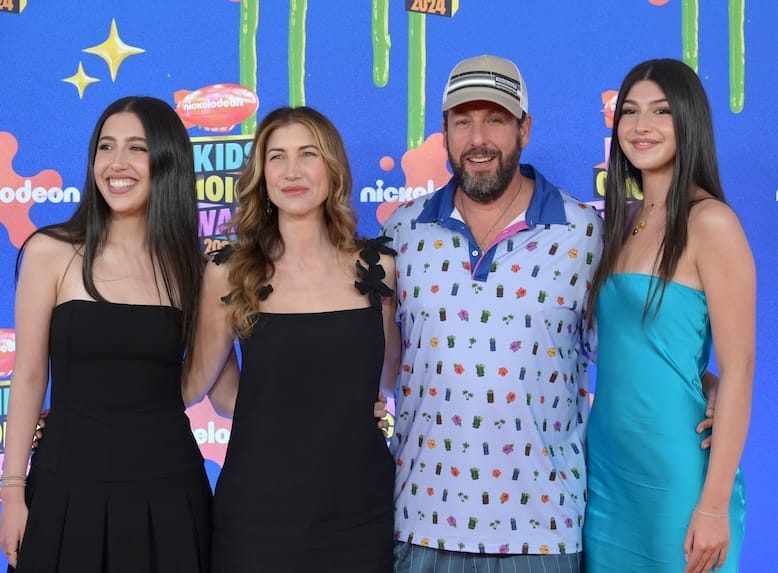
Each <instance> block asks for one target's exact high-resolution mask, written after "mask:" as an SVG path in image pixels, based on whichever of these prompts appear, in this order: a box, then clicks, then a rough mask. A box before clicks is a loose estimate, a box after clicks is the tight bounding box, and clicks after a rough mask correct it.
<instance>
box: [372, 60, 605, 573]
mask: <svg viewBox="0 0 778 573" xmlns="http://www.w3.org/2000/svg"><path fill="white" fill-rule="evenodd" d="M442 109H443V132H444V136H445V145H446V148H447V150H448V156H449V162H450V164H451V167H452V169H453V172H454V176H453V177H452V178H451V180H450V181H449V183H448V184H447V185H446V186H444V187H443V188H441V189H439V190H438V191H436V192H435V193H434V194H433V195H432V196H431V197H429V200H428V201H426V202H423V201H414V202H409V203H406V204H404V205H403V206H401V207H400V208H398V209H397V210H396V211H395V213H394V214H393V215H392V217H391V218H390V219H389V221H387V223H386V225H385V227H384V232H385V233H386V234H387V235H389V236H391V237H392V238H393V243H394V248H395V249H396V250H397V251H398V255H397V269H398V271H399V272H398V279H397V292H398V294H399V296H398V313H397V318H398V321H399V323H400V326H401V330H402V336H403V343H404V344H403V349H404V350H403V359H402V363H403V368H402V369H401V373H400V376H399V378H398V383H399V385H400V388H399V391H397V392H396V400H397V401H396V407H395V418H396V419H395V434H394V436H393V438H392V442H391V449H392V453H393V455H394V456H395V460H396V465H397V475H396V485H395V535H396V539H397V540H398V541H397V544H396V547H395V571H399V572H414V573H426V572H433V571H448V570H449V569H450V570H451V571H460V570H467V571H487V570H490V571H518V572H526V571H544V570H545V571H555V572H556V571H559V572H563V573H577V572H579V571H580V567H581V558H580V552H581V525H582V521H583V516H584V491H585V476H586V473H585V466H584V458H583V456H584V445H583V431H584V428H583V421H584V419H585V417H586V412H587V410H588V396H587V392H586V375H585V372H586V365H587V358H586V357H585V355H584V349H583V344H584V342H583V341H584V339H585V336H584V333H586V332H587V331H586V329H585V327H584V315H583V313H582V310H583V308H584V306H585V305H584V302H585V300H586V294H587V287H586V285H587V284H588V283H590V282H591V280H592V277H593V273H594V269H595V267H596V265H597V262H598V260H599V256H600V236H601V222H600V218H599V217H598V216H597V214H596V213H595V211H594V210H593V209H589V208H582V207H584V205H582V204H581V203H580V202H579V201H577V200H575V199H573V198H572V197H570V196H569V195H567V194H565V193H563V192H562V191H561V190H560V189H559V188H557V187H556V186H555V185H553V184H551V183H550V182H549V181H547V180H546V179H545V178H544V177H543V175H541V174H540V172H539V171H538V170H536V169H535V168H534V167H532V166H531V165H528V164H523V165H521V166H520V165H519V158H520V155H521V151H522V149H523V148H524V147H525V146H526V145H527V144H528V143H529V136H530V129H531V127H532V117H531V116H530V115H529V106H528V97H527V86H526V84H525V82H524V78H523V77H522V75H521V73H520V72H519V69H518V67H517V66H516V65H515V64H514V63H513V62H511V61H509V60H507V59H504V58H501V57H497V56H492V55H483V56H477V57H474V58H469V59H467V60H464V61H462V62H460V63H458V64H457V65H456V66H455V67H454V69H453V70H452V72H451V75H450V77H449V79H448V82H447V83H446V87H445V89H444V92H443V106H442Z"/></svg>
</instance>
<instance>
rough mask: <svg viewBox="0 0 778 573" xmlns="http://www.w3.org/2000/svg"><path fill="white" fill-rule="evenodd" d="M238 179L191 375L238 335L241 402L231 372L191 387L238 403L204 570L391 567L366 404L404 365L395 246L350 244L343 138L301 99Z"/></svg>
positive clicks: (387, 492) (381, 469) (228, 404)
mask: <svg viewBox="0 0 778 573" xmlns="http://www.w3.org/2000/svg"><path fill="white" fill-rule="evenodd" d="M238 188H239V195H238V196H239V199H238V200H239V209H238V212H237V214H236V216H235V218H234V219H233V228H234V230H235V236H236V240H235V242H234V244H233V246H231V247H228V248H227V249H225V250H224V251H223V252H221V253H219V254H218V255H217V256H216V257H215V260H214V262H215V263H216V264H210V265H208V267H207V269H206V274H205V280H204V286H203V297H202V301H203V302H202V304H201V310H200V312H201V317H202V322H201V324H202V328H201V329H199V330H198V337H197V342H196V346H195V348H196V352H195V356H196V359H195V361H194V362H193V372H192V373H191V375H190V376H189V380H190V381H191V383H192V384H193V385H194V386H197V385H198V382H197V381H198V380H201V381H203V380H210V379H213V378H214V377H215V376H216V375H217V374H218V373H219V372H220V371H222V367H223V365H224V364H225V361H227V360H228V357H229V355H230V352H231V349H232V344H233V339H234V338H235V335H237V336H238V337H239V339H240V346H241V351H242V359H243V364H242V370H241V372H240V381H239V384H238V386H239V391H238V392H237V403H235V387H234V386H233V385H232V384H230V383H228V382H222V383H220V384H217V386H216V387H214V388H212V389H209V388H208V386H209V385H208V384H207V383H203V382H200V383H199V384H200V386H199V389H198V390H192V389H190V391H194V392H198V391H199V393H200V395H202V394H203V393H204V392H206V391H209V392H210V396H211V398H212V401H214V402H215V403H216V404H217V405H220V407H221V410H222V411H226V412H230V411H231V410H232V409H233V405H234V419H233V429H232V435H231V438H230V444H229V447H228V450H227V456H226V460H225V465H224V468H223V470H222V473H221V476H220V478H219V483H218V484H217V488H216V497H215V502H214V543H213V561H212V564H213V571H215V572H224V573H227V572H229V573H243V572H246V573H248V572H252V573H253V572H262V571H268V572H271V571H272V572H275V571H285V572H292V573H293V572H298V571H299V572H303V571H314V570H315V571H339V572H351V571H353V572H359V573H372V572H376V573H379V572H389V571H391V570H392V544H393V539H392V538H393V503H392V495H393V493H392V491H393V490H392V488H393V486H392V484H393V479H394V464H393V461H392V458H391V455H390V454H389V452H388V449H387V447H386V443H385V441H384V437H383V434H382V432H381V431H380V430H379V429H378V428H377V427H376V424H375V420H374V418H373V414H372V413H373V404H374V402H375V397H376V394H377V392H378V390H379V383H380V382H381V380H382V379H383V380H386V381H387V386H390V385H391V384H393V382H394V377H395V376H396V374H397V369H398V363H399V333H398V331H397V325H396V323H395V321H394V293H393V290H392V287H393V286H394V279H395V277H394V261H393V257H392V256H391V255H392V254H393V252H392V251H391V249H388V248H387V247H385V246H384V243H383V242H382V241H380V240H373V241H359V240H355V239H354V230H355V226H356V223H355V218H354V213H353V211H352V209H351V208H350V206H349V204H348V201H349V198H350V191H351V176H350V171H349V167H348V161H347V159H346V155H345V150H344V147H343V143H342V140H341V139H340V136H339V134H338V132H337V131H336V129H335V128H334V126H332V124H331V123H330V122H329V121H328V120H327V119H326V118H325V117H324V116H322V115H321V114H319V113H318V112H316V111H314V110H312V109H310V108H293V109H292V108H282V109H279V110H276V111H274V112H271V113H270V114H269V115H268V116H267V117H266V118H265V119H264V121H263V122H262V124H261V125H260V126H259V128H258V130H257V135H256V136H255V139H254V147H253V150H252V155H251V158H250V159H249V164H248V166H247V169H246V171H245V172H244V174H243V175H242V176H241V179H240V182H239V187H238ZM227 368H228V369H229V368H232V366H231V363H228V365H227ZM222 378H223V380H226V379H227V378H228V377H226V376H223V377H222ZM231 382H233V383H234V382H235V380H234V379H233V380H231Z"/></svg>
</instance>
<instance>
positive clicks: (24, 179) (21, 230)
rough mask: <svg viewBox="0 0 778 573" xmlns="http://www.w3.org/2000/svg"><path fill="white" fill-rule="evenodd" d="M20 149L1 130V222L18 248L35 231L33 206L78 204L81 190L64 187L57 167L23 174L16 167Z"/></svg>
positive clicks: (11, 137) (8, 135)
mask: <svg viewBox="0 0 778 573" xmlns="http://www.w3.org/2000/svg"><path fill="white" fill-rule="evenodd" d="M18 149H19V144H18V143H17V141H16V137H14V136H13V135H12V134H10V133H8V132H2V131H0V225H3V226H4V227H5V228H6V229H7V230H8V237H9V238H10V240H11V243H13V245H14V246H15V247H19V246H21V244H22V241H24V239H26V238H27V237H29V236H30V235H31V234H32V232H33V231H34V230H35V225H34V224H33V222H32V220H31V219H30V207H32V205H34V204H36V203H46V202H49V203H78V202H79V201H80V200H81V191H79V190H78V189H77V188H76V187H63V185H62V176H61V175H60V174H59V173H57V172H56V171H54V170H53V169H44V170H43V171H41V172H40V173H38V174H36V175H31V176H22V175H19V174H18V173H16V172H15V171H14V169H13V158H14V157H15V156H16V152H17V151H18Z"/></svg>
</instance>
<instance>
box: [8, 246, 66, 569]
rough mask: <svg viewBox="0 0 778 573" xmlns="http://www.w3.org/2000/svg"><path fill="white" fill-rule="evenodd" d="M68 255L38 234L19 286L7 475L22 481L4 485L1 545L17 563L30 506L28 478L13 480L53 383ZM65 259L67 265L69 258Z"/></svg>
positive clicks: (23, 467)
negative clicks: (56, 323)
mask: <svg viewBox="0 0 778 573" xmlns="http://www.w3.org/2000/svg"><path fill="white" fill-rule="evenodd" d="M65 247H67V249H66V248H65ZM63 253H64V256H65V257H68V256H72V248H70V246H69V245H66V244H65V243H61V242H60V241H57V240H55V239H52V238H50V237H46V236H43V235H37V236H35V237H33V238H32V239H31V240H30V241H29V242H28V243H27V246H26V248H25V254H24V259H23V261H22V267H21V271H20V274H19V282H18V284H17V285H16V304H15V328H16V359H15V364H14V371H13V377H12V379H11V391H10V400H9V405H8V419H7V426H6V444H5V459H4V461H3V477H4V480H8V482H6V483H14V484H17V485H6V484H4V487H2V488H1V489H0V496H2V501H3V513H2V518H0V545H2V549H3V551H4V552H5V553H6V555H7V556H8V562H9V563H10V564H11V565H13V566H15V565H16V556H17V554H16V551H18V548H19V546H20V544H21V541H22V538H23V537H24V530H25V527H26V524H27V507H26V505H25V501H24V487H23V486H21V484H22V483H23V481H22V480H11V479H9V478H17V477H18V478H22V477H24V476H26V474H27V462H28V460H29V456H30V446H31V444H32V439H33V434H34V433H35V422H36V421H37V420H38V416H39V415H40V412H41V406H42V405H43V398H44V396H45V393H46V385H47V384H48V376H49V366H48V364H49V324H50V322H51V313H52V311H53V309H54V306H55V305H56V302H57V284H58V282H59V280H58V279H59V277H58V273H59V272H60V269H62V268H63V265H62V261H63ZM68 253H69V255H68ZM64 260H65V262H66V263H67V260H68V259H67V258H65V259H64Z"/></svg>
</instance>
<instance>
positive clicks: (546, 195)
mask: <svg viewBox="0 0 778 573" xmlns="http://www.w3.org/2000/svg"><path fill="white" fill-rule="evenodd" d="M519 169H520V170H521V174H522V175H523V176H524V177H528V178H529V179H533V180H534V181H535V190H534V192H533V193H532V198H531V199H530V203H529V206H528V207H527V212H526V215H525V217H524V220H525V221H526V223H527V225H528V226H529V227H535V226H537V225H564V224H566V223H567V217H566V215H565V204H564V200H563V199H562V194H561V193H560V191H559V189H558V188H557V187H555V186H554V185H552V184H551V183H549V181H548V180H547V179H546V178H545V177H543V175H542V174H541V173H540V172H539V171H538V170H536V169H535V168H534V167H533V166H532V165H530V164H522V165H520V166H519ZM456 189H457V180H456V177H452V178H451V179H450V180H449V182H448V183H446V185H445V186H444V187H441V188H440V189H438V190H437V191H436V192H435V193H433V194H432V197H431V198H430V200H429V202H428V203H427V204H426V205H425V206H424V209H422V211H421V214H420V215H419V217H418V218H417V221H418V222H420V223H434V222H441V223H442V222H444V221H446V220H448V219H450V218H451V214H452V213H453V212H454V192H455V191H456Z"/></svg>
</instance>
